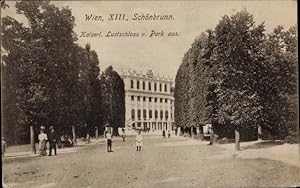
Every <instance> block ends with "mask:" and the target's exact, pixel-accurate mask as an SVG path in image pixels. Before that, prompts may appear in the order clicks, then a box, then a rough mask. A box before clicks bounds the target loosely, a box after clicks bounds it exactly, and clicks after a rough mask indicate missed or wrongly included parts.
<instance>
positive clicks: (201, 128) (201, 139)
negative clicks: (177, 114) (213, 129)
mask: <svg viewBox="0 0 300 188" xmlns="http://www.w3.org/2000/svg"><path fill="white" fill-rule="evenodd" d="M203 138H204V134H203V126H200V141H203Z"/></svg>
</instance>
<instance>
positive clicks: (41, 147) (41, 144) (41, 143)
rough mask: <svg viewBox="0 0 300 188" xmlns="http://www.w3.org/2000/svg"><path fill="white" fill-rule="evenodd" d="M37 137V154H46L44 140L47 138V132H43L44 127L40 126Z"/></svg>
mask: <svg viewBox="0 0 300 188" xmlns="http://www.w3.org/2000/svg"><path fill="white" fill-rule="evenodd" d="M38 138H39V156H46V155H47V146H46V142H47V140H48V137H47V134H45V127H44V126H41V127H40V134H39V136H38Z"/></svg>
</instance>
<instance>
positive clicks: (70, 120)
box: [2, 1, 100, 142]
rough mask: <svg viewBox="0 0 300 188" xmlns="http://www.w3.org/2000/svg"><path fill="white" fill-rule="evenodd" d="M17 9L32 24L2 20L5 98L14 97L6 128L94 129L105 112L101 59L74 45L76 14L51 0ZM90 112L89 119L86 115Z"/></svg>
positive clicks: (8, 100) (10, 100) (21, 4)
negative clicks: (101, 104)
mask: <svg viewBox="0 0 300 188" xmlns="http://www.w3.org/2000/svg"><path fill="white" fill-rule="evenodd" d="M16 8H17V13H19V14H22V15H24V16H25V18H27V22H28V24H26V26H24V25H23V24H21V23H19V22H18V21H17V20H15V19H14V18H11V17H4V18H2V39H3V43H2V44H3V49H4V52H5V55H4V56H3V60H4V64H5V73H6V74H5V79H4V80H5V81H6V84H5V88H6V89H5V91H4V92H5V93H4V94H5V95H6V96H10V97H11V98H9V97H5V102H6V105H5V108H6V109H8V110H5V112H4V113H5V117H7V118H8V119H7V121H5V124H4V125H3V126H4V127H6V128H7V130H9V129H10V127H9V126H11V124H14V122H15V123H16V124H17V126H20V125H21V126H25V127H26V126H30V127H31V129H32V130H33V129H35V132H38V129H39V127H40V126H41V125H43V126H46V127H49V126H51V125H53V126H55V127H56V129H57V130H58V131H59V132H65V133H66V132H68V131H69V130H70V127H71V126H74V125H78V124H81V123H82V122H84V121H85V122H88V123H87V124H88V125H91V124H92V123H91V122H92V119H93V118H92V117H95V116H99V113H100V112H99V109H98V108H99V106H98V105H96V102H95V97H98V98H100V95H99V96H96V95H97V94H99V92H100V91H99V88H100V83H99V81H100V80H99V79H98V78H97V77H98V75H99V71H100V70H99V67H98V64H99V61H98V57H97V54H96V53H95V51H92V50H90V49H88V48H87V49H83V48H81V47H79V46H77V45H76V44H75V43H74V42H75V41H76V40H77V39H76V37H75V34H74V32H73V27H74V17H73V16H72V14H71V10H70V9H68V8H61V9H59V8H57V7H55V6H54V5H53V4H50V1H21V2H17V3H16ZM8 83H9V84H8ZM87 83H88V84H87ZM97 85H98V87H97ZM88 87H89V88H88ZM82 96H84V97H85V99H88V101H91V102H86V101H87V100H85V99H83V97H82ZM93 97H94V98H93ZM99 100H100V99H99ZM10 104H16V105H15V106H14V105H10ZM83 104H84V105H83ZM98 104H99V101H98ZM82 107H85V108H86V109H84V108H82ZM9 109H10V110H9ZM95 110H96V111H97V112H96V114H97V115H96V114H95V113H94V111H95ZM86 111H87V112H88V114H90V117H88V118H86V116H84V117H83V116H82V114H85V113H83V112H86ZM9 113H14V114H13V115H14V116H13V118H15V120H13V118H12V119H9V118H10V116H9V115H7V114H9ZM8 127H9V128H8ZM32 135H33V134H32ZM32 142H34V141H33V140H32Z"/></svg>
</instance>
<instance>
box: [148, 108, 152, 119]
mask: <svg viewBox="0 0 300 188" xmlns="http://www.w3.org/2000/svg"><path fill="white" fill-rule="evenodd" d="M149 118H150V119H151V118H152V110H149Z"/></svg>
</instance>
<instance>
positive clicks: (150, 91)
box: [121, 70, 174, 131]
mask: <svg viewBox="0 0 300 188" xmlns="http://www.w3.org/2000/svg"><path fill="white" fill-rule="evenodd" d="M121 77H122V79H123V80H124V85H125V86H124V87H125V88H124V89H125V127H128V128H134V129H143V130H150V131H155V130H163V129H164V130H173V129H174V93H173V81H172V79H171V78H170V77H164V76H158V75H157V76H154V75H153V73H152V71H151V70H149V71H148V72H147V73H146V74H143V73H137V72H136V71H130V70H129V71H128V72H123V71H121Z"/></svg>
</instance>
